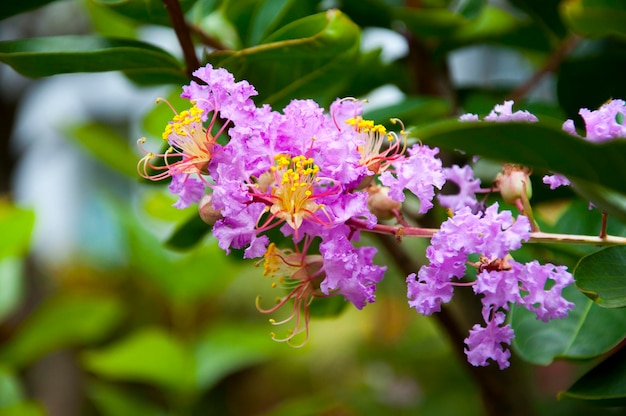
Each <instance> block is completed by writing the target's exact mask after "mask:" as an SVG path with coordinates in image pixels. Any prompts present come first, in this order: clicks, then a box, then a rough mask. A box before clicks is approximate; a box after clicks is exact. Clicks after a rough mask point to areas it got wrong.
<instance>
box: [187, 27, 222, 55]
mask: <svg viewBox="0 0 626 416" xmlns="http://www.w3.org/2000/svg"><path fill="white" fill-rule="evenodd" d="M187 29H189V31H191V32H192V33H193V34H194V35H195V36H197V37H198V38H199V39H200V42H202V43H203V44H204V45H206V46H208V47H210V48H213V49H217V50H220V51H223V50H226V49H228V48H227V47H226V46H225V45H224V44H223V43H222V42H220V41H219V40H217V39H215V38H214V37H212V36H209V35H207V34H206V32H205V31H203V30H202V29H201V28H200V27H199V26H197V25H194V24H191V23H188V24H187Z"/></svg>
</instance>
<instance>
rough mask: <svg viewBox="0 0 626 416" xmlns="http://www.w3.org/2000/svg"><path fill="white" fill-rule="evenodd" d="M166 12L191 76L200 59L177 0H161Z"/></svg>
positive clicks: (198, 65)
mask: <svg viewBox="0 0 626 416" xmlns="http://www.w3.org/2000/svg"><path fill="white" fill-rule="evenodd" d="M163 4H164V5H165V9H166V10H167V14H168V15H169V16H170V20H171V22H172V27H173V28H174V32H175V33H176V37H177V38H178V43H179V44H180V47H181V49H182V50H183V56H184V58H185V65H186V72H187V74H188V75H189V76H190V77H191V76H192V75H191V74H192V72H193V71H195V70H196V69H197V68H199V67H200V61H199V60H198V56H197V55H196V50H195V48H194V45H193V41H192V40H191V34H190V33H189V29H188V27H187V23H186V22H185V17H184V16H183V10H182V9H181V8H180V3H179V2H178V0H163Z"/></svg>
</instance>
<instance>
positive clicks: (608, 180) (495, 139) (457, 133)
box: [412, 120, 626, 193]
mask: <svg viewBox="0 0 626 416" xmlns="http://www.w3.org/2000/svg"><path fill="white" fill-rule="evenodd" d="M412 134H413V135H415V136H416V137H418V138H420V139H421V140H422V141H423V142H424V143H426V144H429V145H434V146H440V147H442V148H446V149H450V150H454V149H457V150H462V151H464V152H467V153H469V154H473V155H480V156H483V157H486V158H490V159H494V160H497V161H501V162H511V163H519V164H522V165H525V166H529V167H533V168H535V169H538V170H542V171H553V172H555V173H560V174H563V175H566V176H567V177H568V178H570V179H571V180H573V181H576V180H580V181H581V182H586V183H592V184H594V185H596V184H601V185H603V186H604V187H606V188H608V189H611V190H615V191H619V192H620V193H626V181H624V180H623V178H626V164H625V163H624V161H623V157H624V155H625V154H626V140H614V141H611V142H606V143H591V142H588V141H586V140H583V139H580V138H577V137H574V136H571V135H569V134H567V133H565V132H564V131H563V130H562V129H561V124H560V123H556V122H554V121H540V122H537V123H490V122H458V121H453V120H449V121H444V122H439V123H434V124H431V125H428V126H424V127H423V128H418V129H415V130H414V132H412Z"/></svg>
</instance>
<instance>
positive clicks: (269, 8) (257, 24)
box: [247, 0, 317, 45]
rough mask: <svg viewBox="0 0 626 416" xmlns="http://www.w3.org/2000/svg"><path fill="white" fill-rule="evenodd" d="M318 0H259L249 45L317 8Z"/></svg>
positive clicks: (258, 41) (255, 43) (253, 18)
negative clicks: (304, 0)
mask: <svg viewBox="0 0 626 416" xmlns="http://www.w3.org/2000/svg"><path fill="white" fill-rule="evenodd" d="M316 3H317V1H306V2H303V1H298V0H263V1H259V2H257V7H256V10H255V12H254V14H253V16H252V21H251V25H250V33H249V34H248V42H247V44H248V45H257V44H259V43H260V42H261V41H262V40H263V39H264V38H265V37H267V36H268V35H269V34H270V33H272V32H273V31H275V30H277V29H278V28H280V27H281V26H282V25H284V24H287V23H289V22H291V21H294V20H297V19H300V18H303V17H305V16H307V15H309V14H313V13H315V12H316V11H317V10H316V9H317V7H316V6H317V4H316Z"/></svg>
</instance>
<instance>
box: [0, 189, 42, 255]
mask: <svg viewBox="0 0 626 416" xmlns="http://www.w3.org/2000/svg"><path fill="white" fill-rule="evenodd" d="M34 224H35V214H34V213H33V212H32V211H31V210H26V209H23V208H19V207H16V206H14V205H13V204H11V203H9V202H7V201H4V200H0V235H2V238H0V259H1V258H3V257H21V256H23V255H24V254H25V253H26V250H27V249H28V245H29V243H30V235H31V232H32V230H33V226H34Z"/></svg>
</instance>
